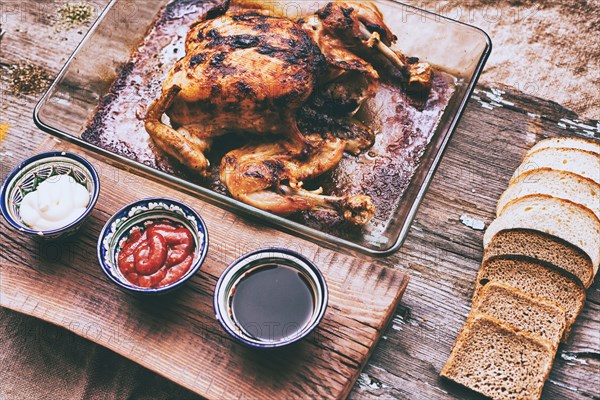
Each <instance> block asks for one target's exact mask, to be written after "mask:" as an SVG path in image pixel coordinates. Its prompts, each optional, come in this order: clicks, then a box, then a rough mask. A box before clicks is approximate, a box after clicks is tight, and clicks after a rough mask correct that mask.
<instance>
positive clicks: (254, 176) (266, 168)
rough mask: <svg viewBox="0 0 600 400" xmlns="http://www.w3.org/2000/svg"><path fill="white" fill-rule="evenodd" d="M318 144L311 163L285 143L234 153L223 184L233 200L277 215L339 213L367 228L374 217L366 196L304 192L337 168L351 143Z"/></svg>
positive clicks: (224, 171) (330, 141) (315, 138)
mask: <svg viewBox="0 0 600 400" xmlns="http://www.w3.org/2000/svg"><path fill="white" fill-rule="evenodd" d="M307 139H308V140H309V141H316V142H318V145H317V146H316V148H318V150H317V151H315V152H314V153H313V154H311V155H310V156H309V157H308V158H306V159H302V160H301V159H299V158H298V157H294V156H293V155H290V154H289V152H288V151H287V150H286V146H285V144H284V142H283V141H276V142H272V143H262V144H252V145H247V146H244V147H242V148H240V149H236V150H233V151H231V152H229V153H228V154H227V155H226V156H225V157H223V160H222V162H221V180H222V181H223V183H224V184H225V185H226V186H227V188H228V189H229V191H230V193H231V195H232V196H233V197H234V198H236V199H238V200H241V201H243V202H244V203H247V204H250V205H253V206H255V207H258V208H260V209H263V210H266V211H270V212H273V213H276V214H282V215H286V214H292V213H295V212H298V211H307V210H313V209H315V208H322V209H328V210H333V211H335V212H338V213H340V214H341V215H342V216H343V217H344V218H345V219H346V220H347V221H350V222H352V223H354V224H356V225H363V224H365V223H367V222H368V221H369V220H370V219H371V218H372V217H373V214H374V213H375V207H374V206H373V202H372V201H371V198H369V197H367V196H362V195H358V196H347V197H332V196H323V195H322V190H321V189H319V190H316V191H309V190H305V189H303V187H302V186H303V182H304V181H305V180H307V179H311V178H315V177H317V176H319V175H321V174H323V173H325V172H327V171H329V170H331V169H332V168H334V167H335V166H336V165H338V163H339V162H340V160H341V159H342V156H343V154H344V149H345V147H346V143H345V142H344V141H343V140H341V139H338V138H329V139H326V140H323V139H321V137H320V136H318V135H313V136H309V137H307Z"/></svg>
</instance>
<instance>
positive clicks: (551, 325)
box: [471, 281, 566, 348]
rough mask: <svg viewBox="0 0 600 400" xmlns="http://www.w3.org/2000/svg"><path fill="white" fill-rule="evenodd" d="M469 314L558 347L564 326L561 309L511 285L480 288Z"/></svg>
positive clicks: (501, 284)
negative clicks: (484, 315)
mask: <svg viewBox="0 0 600 400" xmlns="http://www.w3.org/2000/svg"><path fill="white" fill-rule="evenodd" d="M471 314H473V315H475V314H487V315H489V316H491V317H494V318H496V319H498V320H500V321H502V322H505V323H507V324H509V325H512V326H514V327H515V328H518V329H520V330H522V331H525V332H529V333H532V334H534V335H537V336H539V337H541V338H542V339H545V340H547V341H548V342H549V343H550V344H552V346H553V347H554V348H557V347H558V344H559V343H560V339H561V338H562V336H563V333H564V330H565V323H566V315H565V310H563V309H562V308H560V307H559V306H557V305H556V304H554V303H550V302H548V301H546V300H543V299H540V298H536V297H532V296H531V295H530V294H528V293H525V292H522V291H520V290H519V289H516V288H514V287H512V286H509V285H506V284H504V283H500V282H497V281H490V282H489V283H488V284H487V285H485V286H484V287H483V289H481V293H480V294H479V300H478V302H477V304H476V305H475V307H474V308H473V310H472V311H471Z"/></svg>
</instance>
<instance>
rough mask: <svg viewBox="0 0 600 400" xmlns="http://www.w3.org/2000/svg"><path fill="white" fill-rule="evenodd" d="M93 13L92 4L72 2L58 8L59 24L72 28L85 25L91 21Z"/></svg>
mask: <svg viewBox="0 0 600 400" xmlns="http://www.w3.org/2000/svg"><path fill="white" fill-rule="evenodd" d="M92 14H93V9H92V6H91V5H89V4H84V3H79V4H70V3H67V4H65V6H64V7H63V8H61V9H59V10H58V16H59V21H58V23H59V25H60V26H63V27H66V28H72V27H74V26H76V25H85V24H87V23H88V22H90V20H91V18H92Z"/></svg>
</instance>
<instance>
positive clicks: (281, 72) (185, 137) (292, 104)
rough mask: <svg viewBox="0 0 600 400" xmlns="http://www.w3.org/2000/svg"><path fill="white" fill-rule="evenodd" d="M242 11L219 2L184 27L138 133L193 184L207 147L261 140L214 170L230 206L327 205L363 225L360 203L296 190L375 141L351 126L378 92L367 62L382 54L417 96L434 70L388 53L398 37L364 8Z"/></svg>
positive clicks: (365, 204) (365, 208) (366, 203)
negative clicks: (289, 13) (232, 139)
mask: <svg viewBox="0 0 600 400" xmlns="http://www.w3.org/2000/svg"><path fill="white" fill-rule="evenodd" d="M241 3H244V1H241ZM246 3H248V4H247V6H248V8H242V9H239V10H237V11H229V5H230V4H229V1H226V2H225V3H223V4H222V5H221V6H219V7H217V8H214V9H212V10H210V11H209V12H207V13H206V14H205V15H204V16H203V17H202V18H201V19H200V20H199V21H197V22H196V23H194V24H193V25H192V27H191V29H190V31H189V33H188V35H187V37H186V44H185V50H186V55H185V57H183V58H182V59H181V60H179V61H178V62H177V63H176V64H175V66H174V67H173V68H172V70H171V71H170V73H169V76H168V78H167V80H166V81H165V83H164V85H163V90H162V95H161V97H160V98H159V99H157V100H156V101H155V102H154V103H153V104H152V105H151V106H150V107H149V109H148V112H147V115H146V118H145V126H146V130H147V131H148V133H149V134H150V136H151V137H152V139H153V140H154V142H155V143H156V145H157V146H158V147H159V148H161V149H162V150H163V151H165V152H166V153H168V154H169V155H171V156H173V157H174V158H176V159H177V160H179V161H180V162H181V163H183V164H184V165H186V166H187V167H189V168H191V169H192V170H195V171H197V172H198V173H200V174H202V175H206V174H207V171H208V167H209V162H208V160H207V158H206V156H205V153H206V152H207V151H208V150H209V149H210V145H211V141H212V139H213V138H215V137H217V136H221V135H224V134H227V133H231V132H236V133H240V132H241V133H244V132H245V133H247V134H249V138H252V139H253V140H260V142H258V143H254V144H249V145H245V144H244V143H241V144H240V148H238V149H236V150H233V151H232V152H231V153H229V154H227V155H225V157H224V158H223V160H222V164H221V180H222V182H223V183H224V184H225V185H226V186H227V188H228V190H229V191H230V193H231V194H232V195H233V197H235V198H237V199H239V200H241V201H244V202H246V203H249V204H251V205H254V206H256V207H258V208H261V209H263V210H268V211H271V212H275V213H278V214H291V213H294V212H297V211H304V210H310V209H313V208H316V207H319V208H323V207H325V208H329V209H332V210H334V211H335V212H338V213H340V214H341V215H343V216H344V218H346V219H347V220H348V221H350V222H352V223H355V224H364V223H366V222H368V221H369V220H370V219H371V217H372V216H373V215H374V211H375V209H374V207H373V204H372V201H371V199H370V198H369V197H367V196H362V195H358V196H352V197H348V198H333V197H330V196H324V195H322V193H321V192H320V191H307V190H304V189H303V188H302V186H303V182H304V180H306V179H311V178H314V177H316V176H319V175H321V174H323V173H325V172H327V171H329V170H331V169H333V168H335V166H336V165H337V164H338V163H339V161H340V159H341V157H342V156H343V152H344V151H348V152H351V153H353V154H358V153H360V152H361V151H363V150H364V149H366V148H368V147H370V146H371V145H372V144H373V142H374V140H375V136H374V134H373V132H372V131H371V130H369V129H368V128H366V127H364V126H363V125H361V124H360V123H358V122H357V121H355V120H354V119H353V118H352V116H353V115H354V114H355V113H356V112H357V110H358V109H359V108H360V106H361V104H362V103H363V101H364V100H366V99H367V98H369V97H371V96H373V94H374V93H375V92H376V90H377V85H378V80H379V73H378V72H377V69H376V68H375V67H374V64H372V63H370V62H369V61H367V60H368V59H372V60H373V62H374V63H375V64H377V63H380V62H381V56H382V55H383V56H384V57H385V58H386V59H387V60H389V61H390V62H391V63H392V64H393V65H394V66H396V67H398V68H401V69H402V70H403V76H405V78H406V82H407V84H411V85H413V84H414V82H417V83H418V84H420V85H421V86H423V87H427V85H429V84H430V80H431V69H430V68H429V66H428V65H426V64H420V63H414V62H413V63H407V62H406V58H405V57H404V56H403V55H401V54H399V53H396V52H394V51H392V50H391V49H390V48H389V46H390V45H391V44H392V43H393V42H394V41H395V36H394V35H393V34H392V33H391V31H390V30H389V28H388V27H387V26H386V25H385V23H384V22H383V17H382V14H381V13H380V12H379V10H378V9H377V8H376V7H375V6H374V5H372V4H370V3H368V2H361V3H358V2H333V3H329V4H328V5H327V6H326V7H324V8H323V9H321V10H319V11H318V12H317V13H315V14H314V15H308V16H305V17H303V18H301V19H299V20H298V21H293V20H290V19H288V18H285V17H283V16H278V15H276V14H275V13H273V12H269V11H268V10H263V9H260V8H256V7H257V2H253V1H246ZM242 5H243V4H242ZM419 82H420V83H419ZM164 114H166V115H167V116H168V117H169V120H170V121H169V123H165V122H163V120H162V117H163V115H164ZM299 119H301V121H299ZM238 136H239V135H238Z"/></svg>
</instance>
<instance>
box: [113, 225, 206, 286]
mask: <svg viewBox="0 0 600 400" xmlns="http://www.w3.org/2000/svg"><path fill="white" fill-rule="evenodd" d="M194 253H195V245H194V238H193V237H192V234H191V232H190V231H189V230H188V229H187V228H185V227H183V226H182V225H180V224H177V223H175V222H172V221H169V220H164V221H153V222H147V223H146V224H144V225H143V226H141V227H134V228H132V230H131V231H130V233H129V237H127V238H126V239H123V242H122V245H121V250H120V251H119V253H118V256H117V263H118V267H119V271H121V273H122V274H123V276H124V277H125V278H126V279H127V280H128V281H129V282H131V283H133V284H134V285H137V286H140V287H146V288H157V287H162V286H166V285H169V284H171V283H173V282H176V281H178V280H179V279H181V277H183V276H184V275H185V273H186V272H187V271H188V270H189V269H190V267H191V266H192V263H193V260H194Z"/></svg>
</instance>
